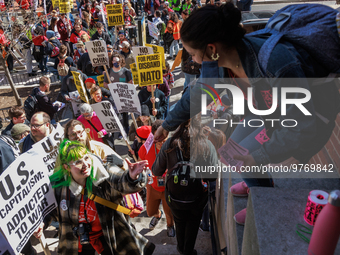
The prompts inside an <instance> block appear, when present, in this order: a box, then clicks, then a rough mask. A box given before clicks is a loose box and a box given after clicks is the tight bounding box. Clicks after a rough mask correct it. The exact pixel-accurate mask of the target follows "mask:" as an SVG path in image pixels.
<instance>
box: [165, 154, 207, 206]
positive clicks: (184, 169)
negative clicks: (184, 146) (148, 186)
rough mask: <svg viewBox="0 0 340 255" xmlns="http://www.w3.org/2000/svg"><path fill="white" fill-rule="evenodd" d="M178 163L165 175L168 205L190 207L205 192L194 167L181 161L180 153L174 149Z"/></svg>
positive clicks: (188, 162)
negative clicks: (185, 205)
mask: <svg viewBox="0 0 340 255" xmlns="http://www.w3.org/2000/svg"><path fill="white" fill-rule="evenodd" d="M176 155H177V160H178V163H177V164H176V165H175V166H174V167H173V168H172V169H171V170H170V171H168V173H167V174H166V179H165V188H166V191H167V199H168V202H170V203H175V204H178V203H181V204H187V205H192V203H194V202H196V201H198V199H199V198H200V197H201V196H202V194H203V193H204V191H205V188H204V186H203V183H202V179H201V178H200V177H199V176H197V173H196V172H195V166H194V164H193V163H191V162H190V161H185V160H183V154H182V151H181V150H180V149H178V148H176Z"/></svg>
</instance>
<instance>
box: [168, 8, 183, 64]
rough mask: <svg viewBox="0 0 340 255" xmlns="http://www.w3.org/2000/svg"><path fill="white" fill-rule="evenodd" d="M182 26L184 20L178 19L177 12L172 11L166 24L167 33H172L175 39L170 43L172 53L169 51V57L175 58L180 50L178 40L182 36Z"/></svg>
mask: <svg viewBox="0 0 340 255" xmlns="http://www.w3.org/2000/svg"><path fill="white" fill-rule="evenodd" d="M181 26H182V21H180V20H179V19H178V16H177V14H176V13H170V19H169V22H168V24H167V26H166V29H165V33H171V34H172V35H173V37H174V40H173V41H172V43H171V45H170V53H169V57H168V58H169V59H171V58H172V59H173V60H174V59H175V58H176V56H177V53H178V51H179V45H178V41H179V39H180V38H181V36H180V33H179V31H180V29H181Z"/></svg>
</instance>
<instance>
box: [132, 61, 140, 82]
mask: <svg viewBox="0 0 340 255" xmlns="http://www.w3.org/2000/svg"><path fill="white" fill-rule="evenodd" d="M130 70H131V73H132V78H133V83H134V84H135V85H137V84H138V82H139V81H138V70H137V65H136V63H132V64H130Z"/></svg>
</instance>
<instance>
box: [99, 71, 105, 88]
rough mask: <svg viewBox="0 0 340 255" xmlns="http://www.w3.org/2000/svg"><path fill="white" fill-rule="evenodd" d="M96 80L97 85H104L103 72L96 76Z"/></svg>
mask: <svg viewBox="0 0 340 255" xmlns="http://www.w3.org/2000/svg"><path fill="white" fill-rule="evenodd" d="M97 81H98V85H99V87H104V74H102V75H98V76H97Z"/></svg>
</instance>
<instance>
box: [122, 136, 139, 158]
mask: <svg viewBox="0 0 340 255" xmlns="http://www.w3.org/2000/svg"><path fill="white" fill-rule="evenodd" d="M124 141H125V143H126V146H127V147H128V149H129V150H132V149H131V146H130V144H129V142H128V140H126V139H125V137H124ZM132 156H133V159H134V160H135V162H137V161H138V160H137V158H136V155H134V154H133V155H132Z"/></svg>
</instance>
